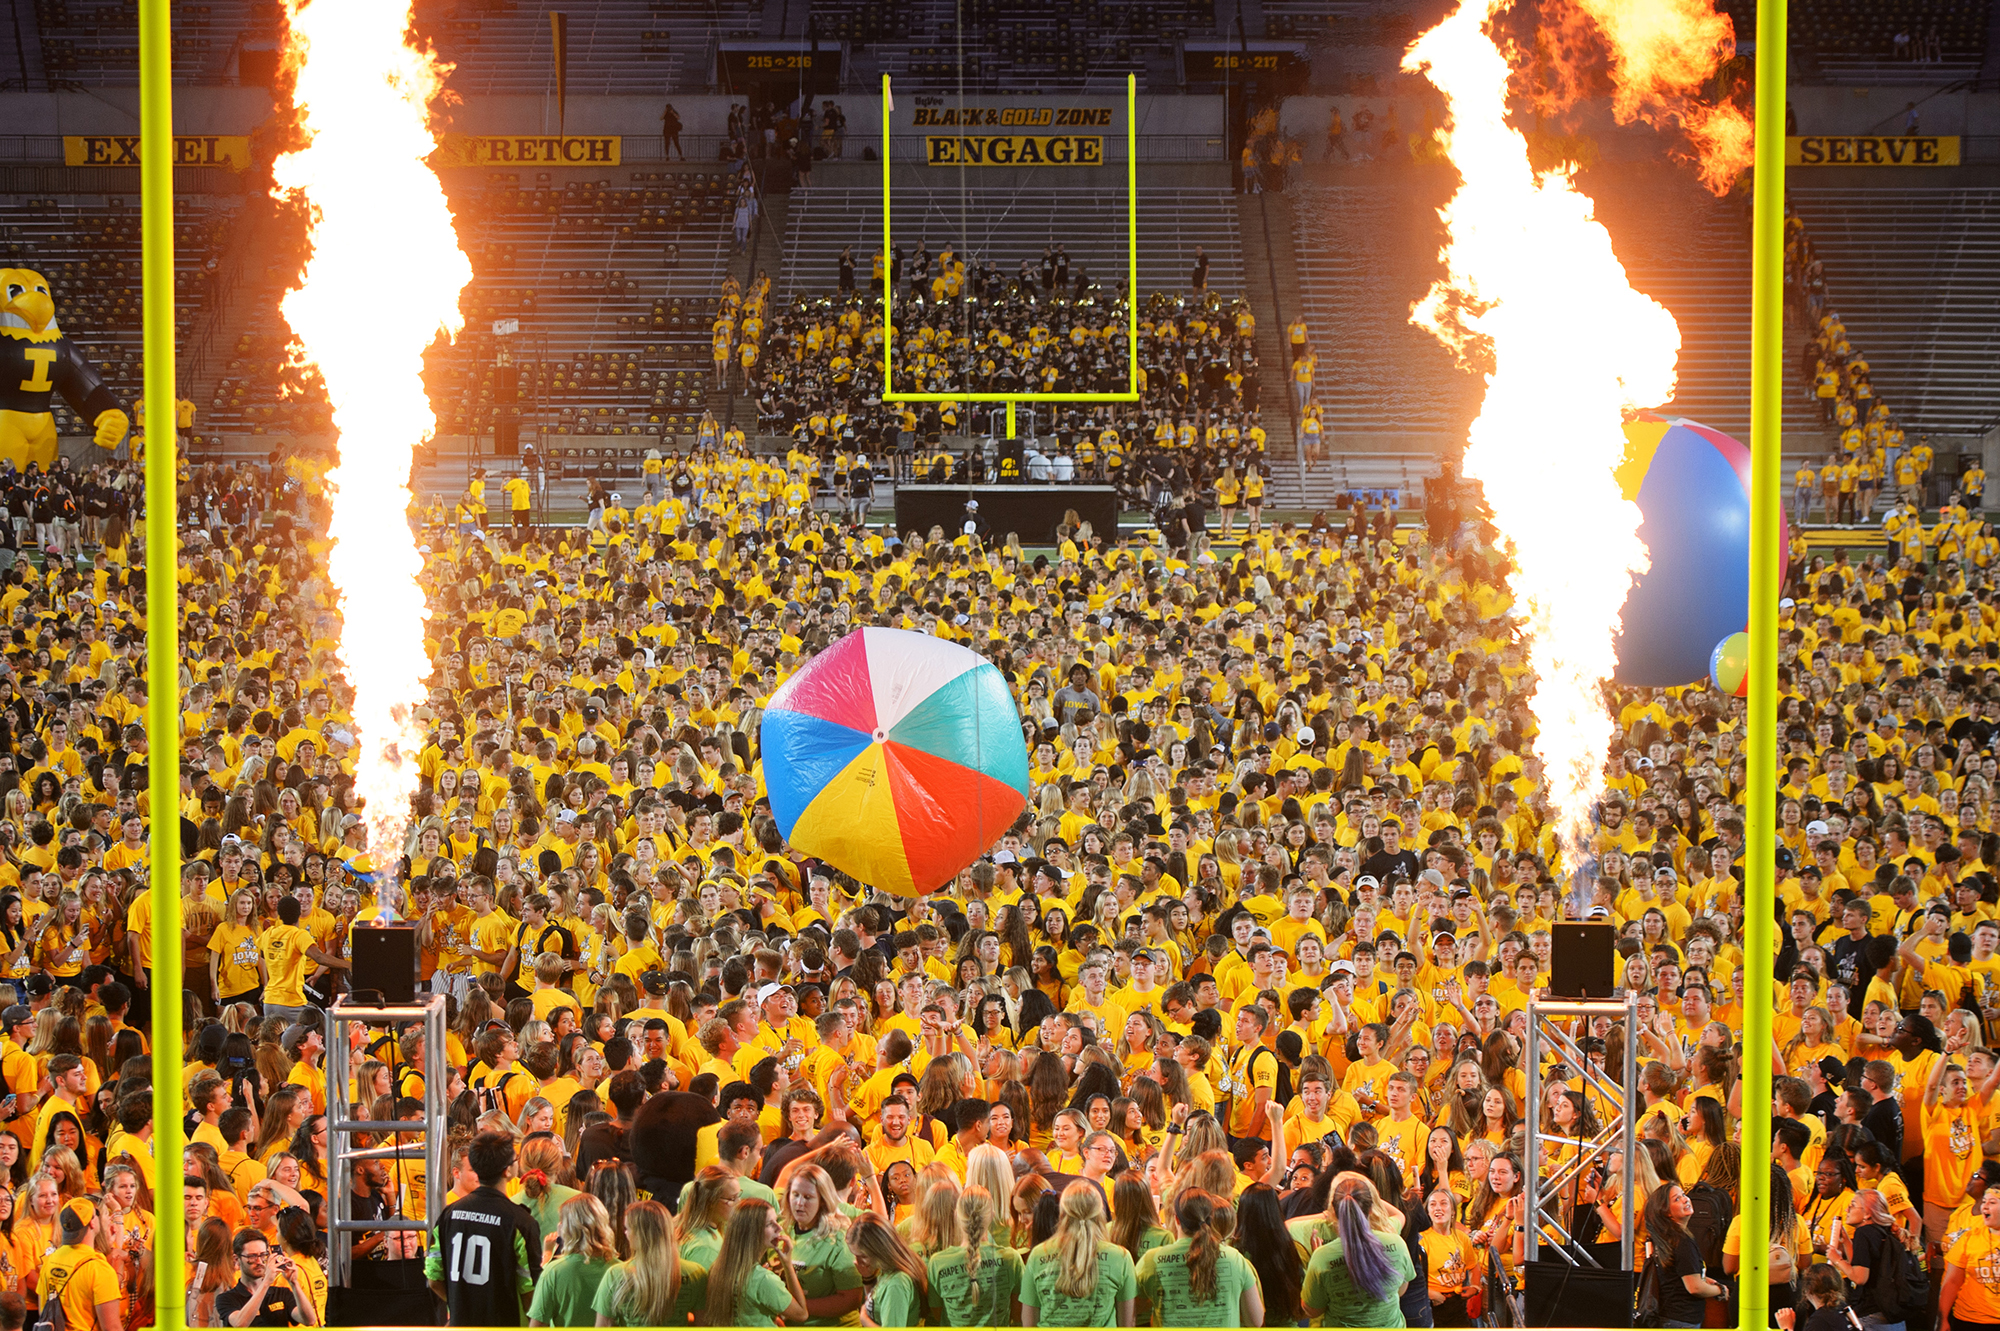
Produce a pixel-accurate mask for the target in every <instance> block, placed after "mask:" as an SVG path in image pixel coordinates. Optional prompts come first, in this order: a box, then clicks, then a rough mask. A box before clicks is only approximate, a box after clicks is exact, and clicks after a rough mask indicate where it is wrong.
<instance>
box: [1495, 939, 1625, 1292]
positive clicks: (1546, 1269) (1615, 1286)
mask: <svg viewBox="0 0 2000 1331" xmlns="http://www.w3.org/2000/svg"><path fill="white" fill-rule="evenodd" d="M1605 932H1607V933H1609V932H1610V931H1609V930H1606V931H1605ZM1521 1270H1522V1272H1523V1274H1524V1275H1525V1276H1526V1278H1527V1290H1526V1294H1527V1297H1526V1300H1525V1303H1526V1312H1527V1318H1528V1325H1529V1326H1630V1325H1632V1273H1631V1272H1630V1271H1605V1270H1602V1269H1600V1268H1597V1267H1590V1266H1571V1265H1570V1264H1569V1263H1568V1262H1565V1261H1563V1260H1562V1259H1561V1258H1557V1259H1556V1260H1554V1261H1551V1262H1527V1263H1524V1264H1523V1265H1522V1267H1521Z"/></svg>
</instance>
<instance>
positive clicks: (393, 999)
mask: <svg viewBox="0 0 2000 1331" xmlns="http://www.w3.org/2000/svg"><path fill="white" fill-rule="evenodd" d="M351 960H352V961H353V963H354V970H353V972H352V973H351V974H350V975H349V976H348V981H349V983H350V984H351V985H352V986H353V987H354V989H355V991H356V992H359V991H361V990H363V989H373V990H375V991H376V992H378V993H380V994H381V995H382V999H383V1001H384V1002H387V1003H414V1002H415V1001H416V998H417V926H416V925H414V924H384V925H371V924H363V925H360V926H358V927H357V928H356V929H355V930H354V956H353V957H352V958H351Z"/></svg>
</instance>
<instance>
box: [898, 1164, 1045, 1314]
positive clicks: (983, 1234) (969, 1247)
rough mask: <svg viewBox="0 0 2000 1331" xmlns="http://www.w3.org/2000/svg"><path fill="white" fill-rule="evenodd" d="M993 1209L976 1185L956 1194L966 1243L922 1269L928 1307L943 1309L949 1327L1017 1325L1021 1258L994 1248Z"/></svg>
mask: <svg viewBox="0 0 2000 1331" xmlns="http://www.w3.org/2000/svg"><path fill="white" fill-rule="evenodd" d="M1029 1177H1037V1178H1038V1177H1040V1176H1039V1175H1030V1176H1029ZM1044 1191H1046V1185H1044ZM995 1205H996V1203H995V1201H994V1197H993V1194H992V1193H990V1192H988V1191H987V1190H986V1189H985V1188H983V1187H981V1186H980V1185H978V1184H977V1183H973V1184H969V1185H967V1186H966V1188H965V1189H964V1190H963V1191H962V1192H960V1193H959V1194H958V1220H959V1232H960V1235H961V1236H962V1237H963V1238H964V1239H965V1242H964V1243H962V1244H960V1245H958V1246H956V1247H950V1248H944V1249H941V1250H939V1251H937V1252H934V1253H932V1254H931V1256H930V1260H929V1261H928V1262H926V1263H925V1264H924V1274H925V1277H926V1279H927V1281H928V1283H929V1287H930V1294H931V1306H932V1307H933V1308H934V1309H938V1308H941V1309H943V1312H944V1316H943V1318H942V1319H941V1320H942V1321H943V1323H944V1324H945V1325H947V1326H1019V1325H1020V1324H1021V1317H1020V1312H1021V1303H1020V1293H1021V1269H1022V1268H1021V1254H1020V1253H1018V1252H1016V1251H1015V1250H1014V1249H1013V1248H1009V1247H1003V1246H1001V1245H999V1244H996V1243H994V1242H993V1219H994V1210H995Z"/></svg>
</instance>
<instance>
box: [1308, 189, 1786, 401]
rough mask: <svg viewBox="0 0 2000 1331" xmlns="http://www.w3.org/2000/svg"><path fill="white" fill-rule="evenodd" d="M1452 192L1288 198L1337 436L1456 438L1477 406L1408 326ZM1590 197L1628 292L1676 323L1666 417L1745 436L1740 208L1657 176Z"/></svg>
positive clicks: (1443, 358)
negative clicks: (1391, 432)
mask: <svg viewBox="0 0 2000 1331" xmlns="http://www.w3.org/2000/svg"><path fill="white" fill-rule="evenodd" d="M1449 186H1450V181H1449V180H1448V178H1446V177H1444V176H1442V175H1433V174H1431V173H1411V174H1409V175H1407V176H1406V177H1404V178H1403V179H1402V180H1399V181H1398V182H1397V183H1396V184H1394V185H1382V184H1366V185H1310V186H1307V187H1304V188H1302V189H1301V190H1299V191H1297V193H1296V194H1295V195H1294V196H1293V199H1292V204H1293V215H1294V219H1295V221H1294V242H1295V248H1296V251H1297V256H1298V258H1297V265H1298V276H1299V287H1300V299H1301V300H1302V302H1303V304H1304V309H1305V315H1306V320H1307V322H1308V324H1309V325H1310V326H1311V328H1312V330H1313V335H1314V337H1315V339H1321V340H1323V341H1322V344H1323V345H1324V346H1326V347H1327V348H1328V350H1327V351H1326V352H1324V353H1323V358H1322V363H1321V372H1320V382H1321V385H1322V386H1321V388H1320V392H1319V395H1320V399H1321V401H1323V402H1324V403H1325V404H1326V411H1327V419H1328V421H1329V422H1330V423H1331V424H1332V425H1333V427H1334V428H1335V429H1336V430H1339V429H1378V430H1379V429H1398V428H1400V429H1441V428H1449V429H1452V430H1453V431H1456V430H1457V429H1461V428H1463V426H1464V424H1465V423H1466V422H1467V421H1469V420H1470V419H1471V416H1472V413H1473V412H1474V411H1475V410H1476V409H1477V406H1478V402H1479V389H1478V385H1477V383H1476V382H1475V381H1473V380H1472V379H1471V378H1470V377H1468V376H1466V375H1463V374H1461V373H1459V371H1458V370H1457V368H1456V367H1455V366H1454V364H1453V362H1452V359H1451V357H1450V355H1449V354H1448V353H1447V352H1446V351H1445V350H1444V349H1443V348H1442V347H1441V346H1439V345H1438V343H1437V342H1436V340H1435V339H1434V338H1432V337H1431V335H1430V334H1429V333H1427V332H1425V331H1423V330H1422V329H1419V328H1416V327H1414V326H1413V325H1411V324H1410V323H1409V322H1408V317H1407V316H1408V311H1409V306H1410V304H1411V303H1412V302H1414V301H1416V300H1418V299H1419V298H1421V297H1422V296H1423V294H1424V292H1425V291H1426V290H1427V289H1428V287H1429V284H1430V283H1431V281H1433V280H1434V279H1435V278H1436V277H1437V276H1438V275H1439V273H1440V269H1439V266H1438V262H1437V252H1438V249H1439V246H1440V245H1441V244H1442V242H1443V239H1444V237H1443V233H1442V231H1441V229H1440V227H1439V224H1438V222H1437V219H1436V212H1435V209H1436V207H1437V205H1438V204H1439V203H1441V202H1443V197H1444V195H1443V192H1444V191H1445V190H1447V189H1448V188H1449ZM1585 188H1586V189H1587V190H1588V191H1589V192H1590V194H1591V195H1592V196H1593V197H1594V198H1595V199H1596V201H1597V211H1598V216H1599V217H1601V218H1603V219H1604V221H1605V223H1606V225H1607V226H1608V227H1609V228H1610V230H1611V233H1612V235H1613V237H1614V238H1615V242H1616V246H1617V251H1618V255H1619V258H1620V260H1621V261H1622V262H1623V263H1624V265H1625V269H1626V273H1627V276H1628V278H1629V279H1630V280H1631V282H1632V284H1633V286H1634V287H1636V288H1637V289H1638V290H1640V291H1643V292H1646V293H1647V294H1649V295H1651V296H1652V297H1654V298H1655V299H1656V300H1658V301H1659V302H1660V303H1661V304H1663V305H1665V306H1666V307H1667V308H1668V309H1669V310H1670V311H1672V313H1673V315H1674V317H1675V320H1676V322H1678V323H1679V325H1680V329H1681V356H1680V365H1679V383H1678V387H1677V391H1676V394H1675V397H1674V399H1673V400H1672V401H1671V402H1670V403H1668V404H1666V405H1665V407H1664V408H1663V409H1664V410H1666V411H1669V412H1672V413H1674V414H1677V415H1686V416H1691V417H1694V418H1696V419H1698V420H1702V421H1704V422H1706V423H1708V424H1711V425H1714V426H1716V427H1717V428H1719V429H1723V430H1726V431H1729V432H1730V433H1732V434H1736V435H1738V436H1739V437H1747V432H1748V430H1749V369H1748V349H1749V337H1750V322H1749V307H1748V300H1747V292H1748V291H1749V283H1750V271H1749V258H1748V254H1747V251H1746V249H1745V247H1744V232H1745V230H1746V221H1745V219H1744V217H1743V215H1742V212H1741V210H1740V209H1739V208H1737V207H1736V206H1735V204H1734V203H1731V202H1726V201H1718V200H1716V199H1714V198H1713V197H1712V196H1710V195H1708V194H1707V193H1705V192H1704V191H1703V190H1702V189H1701V188H1700V187H1699V186H1698V185H1697V184H1695V183H1694V182H1693V180H1692V179H1691V178H1680V177H1675V176H1671V175H1667V174H1665V173H1662V172H1659V171H1646V172H1634V173H1625V172H1620V171H1617V170H1615V169H1604V170H1599V171H1595V172H1592V173H1591V176H1590V178H1589V180H1588V181H1587V182H1586V184H1585Z"/></svg>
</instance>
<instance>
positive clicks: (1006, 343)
mask: <svg viewBox="0 0 2000 1331" xmlns="http://www.w3.org/2000/svg"><path fill="white" fill-rule="evenodd" d="M856 267H857V261H856V258H855V255H854V253H853V251H852V249H851V248H850V249H849V250H847V251H844V252H843V253H842V255H841V257H840V261H839V274H838V287H837V291H836V293H834V294H829V295H827V296H821V297H806V296H801V297H799V298H797V299H795V300H794V301H793V302H792V304H791V305H789V306H782V307H777V308H775V309H774V306H773V297H772V294H771V279H770V277H769V275H768V274H766V273H763V272H759V273H758V274H757V276H756V278H755V280H754V281H753V282H752V283H751V286H750V289H749V291H748V292H747V293H746V292H744V291H743V290H742V289H741V288H740V286H739V284H738V283H737V281H736V279H735V278H734V277H730V278H728V279H726V280H725V282H724V284H723V287H722V292H721V298H720V301H719V305H718V310H717V315H716V319H715V322H714V326H713V329H712V337H713V341H712V348H713V356H714V361H715V366H716V369H717V372H718V374H719V375H722V374H728V373H731V372H733V373H734V374H735V375H737V376H738V377H737V378H736V379H735V380H734V382H736V383H739V384H740V385H741V386H742V387H743V388H744V389H745V391H754V392H755V393H756V394H757V395H758V417H759V420H758V428H759V430H760V432H762V433H765V434H783V435H790V436H791V438H792V440H793V443H794V446H795V448H796V449H798V450H802V451H804V452H806V453H809V454H812V455H815V456H822V457H826V458H828V459H829V460H832V459H834V458H835V455H839V456H838V465H837V467H836V470H837V471H838V473H840V474H841V475H845V474H847V472H848V470H849V468H848V466H847V462H848V459H849V458H850V457H851V456H855V455H869V456H872V457H873V458H874V459H876V463H875V467H876V468H877V469H879V470H883V471H887V470H888V469H889V468H891V467H893V468H894V469H895V473H896V474H897V475H898V476H899V477H900V478H902V479H923V480H964V479H966V478H968V477H971V478H975V479H980V480H993V481H1021V480H1025V481H1070V480H1076V481H1092V482H1100V483H1101V482H1107V481H1108V482H1112V483H1114V484H1118V485H1119V486H1120V487H1121V488H1122V489H1124V490H1125V491H1126V493H1127V495H1128V497H1129V498H1130V499H1132V501H1133V502H1136V503H1141V504H1144V505H1146V506H1149V507H1156V506H1158V505H1160V504H1162V503H1164V502H1166V501H1167V500H1169V499H1170V498H1172V497H1173V496H1176V495H1185V494H1189V493H1198V494H1203V495H1212V496H1213V498H1214V501H1215V503H1216V504H1217V505H1219V506H1221V507H1223V508H1224V509H1226V510H1234V509H1235V508H1236V507H1238V505H1239V504H1242V503H1245V502H1246V500H1247V502H1253V503H1254V502H1257V501H1259V500H1261V495H1262V488H1263V482H1264V479H1265V477H1266V476H1267V475H1268V472H1267V470H1266V469H1265V467H1264V454H1265V445H1266V431H1265V428H1264V426H1263V423H1262V415H1261V403H1260V398H1261V391H1260V376H1259V365H1258V359H1257V352H1256V345H1255V339H1256V319H1255V316H1254V315H1252V314H1251V312H1250V309H1249V306H1248V304H1247V303H1246V302H1244V301H1242V300H1240V299H1225V298H1224V297H1223V296H1221V295H1220V294H1218V293H1216V292H1213V291H1210V290H1208V289H1207V275H1208V260H1207V258H1206V257H1205V256H1203V255H1201V254H1200V253H1199V252H1197V255H1196V258H1195V262H1194V268H1193V272H1192V277H1191V286H1192V294H1191V295H1188V296H1173V295H1168V294H1166V293H1155V294H1153V295H1152V296H1150V297H1148V298H1147V299H1146V301H1145V303H1144V306H1143V308H1142V309H1141V311H1140V317H1139V322H1138V330H1139V352H1138V357H1137V361H1138V365H1137V371H1136V376H1135V373H1134V369H1133V356H1132V348H1131V342H1130V334H1129V326H1130V325H1129V313H1128V307H1127V306H1126V303H1125V296H1124V289H1123V286H1122V284H1121V285H1120V286H1119V287H1118V288H1117V289H1116V290H1107V289H1106V288H1105V287H1103V286H1101V285H1099V284H1098V283H1097V282H1096V281H1095V280H1093V279H1092V278H1091V277H1090V276H1089V274H1088V273H1087V272H1086V271H1085V270H1084V269H1083V267H1082V266H1081V265H1078V266H1075V267H1072V264H1071V260H1070V257H1069V255H1068V254H1067V252H1066V250H1065V249H1064V247H1063V246H1061V245H1051V246H1049V247H1046V248H1045V249H1044V251H1043V254H1042V256H1041V260H1040V262H1039V265H1036V264H1034V263H1031V262H1030V261H1028V260H1023V261H1022V262H1021V264H1020V266H1019V269H1018V270H1017V271H1016V272H1015V273H1014V274H1012V275H1009V274H1007V273H1006V272H1004V271H1003V270H1002V269H1001V268H1000V266H999V265H998V264H996V263H994V262H992V261H990V260H988V261H974V262H973V263H972V264H970V265H968V264H967V262H966V259H965V257H964V256H963V255H962V254H960V253H958V252H956V251H954V250H953V249H951V248H949V247H947V248H944V249H942V250H940V251H939V252H938V253H937V254H936V255H933V254H932V253H931V252H930V249H929V246H928V243H927V242H920V243H919V245H918V246H917V247H916V249H915V250H914V251H912V252H911V253H909V254H907V255H905V254H904V253H903V252H902V251H901V249H900V248H899V249H898V250H897V251H896V252H894V253H892V254H891V255H890V256H889V257H888V259H887V260H886V262H885V260H884V259H883V256H882V255H881V254H880V253H879V252H878V253H877V254H876V255H875V256H874V257H873V260H872V275H871V277H870V278H869V279H868V290H867V291H865V292H864V291H862V290H859V289H858V282H857V274H856ZM885 289H886V290H887V291H888V292H890V293H891V299H892V306H891V308H892V312H893V319H894V328H895V335H896V346H895V348H894V351H893V355H892V361H893V374H894V384H895V387H896V389H897V390H898V391H903V392H917V393H940V394H950V393H953V392H961V391H962V392H966V393H968V394H971V393H1009V392H1022V393H1073V392H1101V393H1120V392H1126V391H1129V390H1130V389H1131V387H1132V386H1133V384H1134V383H1135V380H1136V384H1137V388H1138V392H1139V400H1138V401H1137V402H1136V403H1117V404H1109V403H1107V404H1094V403H1070V404H1056V403H1034V402H1022V403H1020V404H1019V405H1018V407H1017V412H1018V420H1019V424H1020V425H1021V426H1025V430H1024V432H1023V437H1021V438H1017V439H1015V440H1007V439H1005V438H1004V437H1003V436H1004V434H1005V431H1004V420H1005V413H1004V410H1003V409H1002V408H1000V407H998V406H996V405H993V404H985V403H974V402H969V401H968V402H959V401H954V400H950V399H947V400H943V401H937V402H916V401H896V400H893V399H891V400H884V398H883V395H882V384H883V356H884V338H885V329H884V326H883V306H882V293H883V291H884V290H885ZM1303 330H1304V325H1303V323H1299V324H1297V325H1296V326H1295V329H1294V332H1295V334H1296V336H1297V337H1298V338H1299V339H1303V337H1304V331H1303ZM1302 372H1303V373H1304V374H1305V376H1306V382H1307V383H1308V384H1309V383H1310V374H1311V362H1307V363H1306V364H1305V366H1304V367H1303V370H1302ZM1307 414H1308V416H1309V417H1310V418H1311V419H1312V424H1311V426H1310V427H1309V429H1310V433H1309V438H1310V439H1312V440H1313V441H1314V451H1315V454H1316V453H1317V438H1318V429H1319V426H1318V420H1317V408H1314V409H1313V410H1312V411H1310V412H1308V413H1307ZM718 433H719V431H718V430H717V429H716V428H714V427H713V425H712V423H704V425H703V427H702V431H701V432H700V433H699V434H698V436H697V438H696V441H695V442H696V446H697V447H709V446H712V445H713V443H714V442H715V441H716V437H717V435H718ZM954 449H956V450H957V451H954ZM1253 475H1254V477H1255V479H1254V480H1253V479H1252V477H1253ZM1246 487H1247V489H1248V490H1249V491H1250V492H1251V493H1250V494H1249V495H1248V496H1247V497H1246V496H1245V495H1244V494H1243V491H1244V490H1245V489H1246Z"/></svg>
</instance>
